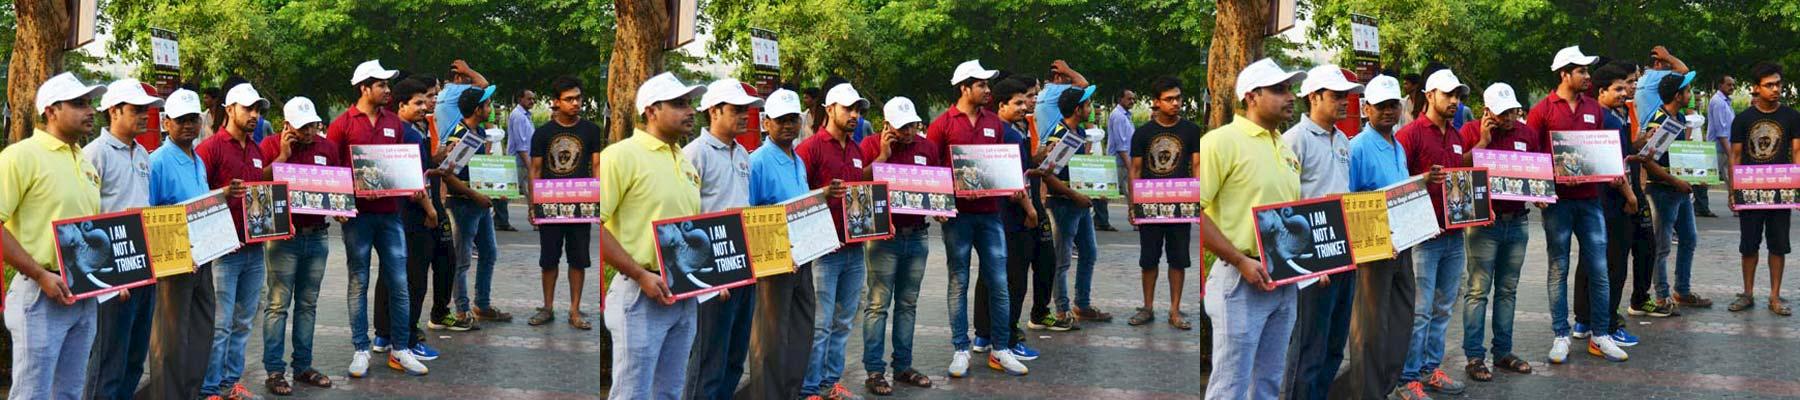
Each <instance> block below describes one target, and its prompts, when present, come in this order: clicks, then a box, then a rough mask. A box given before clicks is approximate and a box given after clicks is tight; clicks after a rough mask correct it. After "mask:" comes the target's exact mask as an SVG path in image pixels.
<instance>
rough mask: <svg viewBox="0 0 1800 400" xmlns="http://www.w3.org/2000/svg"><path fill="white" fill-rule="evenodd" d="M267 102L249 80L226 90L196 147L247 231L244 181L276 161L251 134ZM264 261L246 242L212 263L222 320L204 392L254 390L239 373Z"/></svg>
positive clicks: (259, 176) (209, 178) (209, 179)
mask: <svg viewBox="0 0 1800 400" xmlns="http://www.w3.org/2000/svg"><path fill="white" fill-rule="evenodd" d="M268 104H269V101H268V100H264V99H263V98H262V95H259V94H257V93H256V88H254V87H252V86H251V85H250V84H240V85H237V86H234V87H232V88H231V90H229V91H227V92H226V94H225V116H226V118H225V123H224V127H223V128H221V129H219V132H218V133H215V134H213V135H212V136H211V137H208V138H206V141H205V142H203V143H200V146H199V147H198V148H197V149H195V150H194V151H195V152H196V153H199V154H200V160H201V161H202V162H204V165H206V183H207V186H208V187H211V188H212V189H215V190H217V189H225V188H229V192H230V194H231V200H230V201H228V202H226V203H227V204H228V205H229V206H230V208H231V215H232V223H233V225H234V226H236V227H237V231H239V232H243V231H244V197H243V195H244V189H243V183H244V182H254V181H264V180H268V179H269V176H270V168H272V167H273V166H274V164H273V163H270V162H269V160H268V159H267V158H266V157H264V156H263V154H262V147H260V146H258V145H257V144H256V143H255V142H253V141H252V140H251V138H250V136H251V135H252V134H253V133H254V132H255V130H256V125H257V123H258V122H257V121H259V120H261V118H262V109H263V108H264V107H267V106H268ZM239 239H240V240H242V237H241V236H240V238H239ZM263 262H264V260H263V247H262V246H244V247H242V248H239V249H238V250H237V251H233V252H231V253H230V254H226V255H225V256H224V257H222V258H219V260H218V261H217V262H216V263H215V264H214V266H215V267H217V270H216V271H215V272H216V273H217V275H216V280H215V282H216V283H217V287H215V288H214V289H213V290H214V291H215V292H216V293H217V301H218V306H219V307H218V310H217V313H218V317H217V319H216V321H218V324H215V325H214V327H213V344H212V360H211V362H209V363H208V364H207V368H206V371H207V372H206V382H204V383H202V384H201V386H200V392H201V394H202V395H221V396H232V397H239V396H242V395H248V394H249V393H250V390H249V389H246V388H245V387H244V386H243V385H242V384H240V383H238V378H241V377H242V376H243V372H244V349H245V345H246V344H247V343H248V342H249V340H250V323H251V322H252V321H254V320H255V318H256V312H255V311H256V309H257V305H258V304H259V302H260V301H261V300H262V289H263V283H264V277H263V267H264V264H263Z"/></svg>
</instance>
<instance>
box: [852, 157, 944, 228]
mask: <svg viewBox="0 0 1800 400" xmlns="http://www.w3.org/2000/svg"><path fill="white" fill-rule="evenodd" d="M871 169H872V170H873V171H872V173H873V175H874V178H875V180H877V181H883V182H887V183H888V196H889V199H888V200H889V202H888V205H889V206H890V210H892V212H893V213H894V214H906V215H924V216H933V217H955V216H956V199H955V195H956V188H955V186H954V184H952V183H950V168H949V167H932V166H924V165H912V164H889V163H875V165H874V167H873V168H871Z"/></svg>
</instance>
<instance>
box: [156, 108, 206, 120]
mask: <svg viewBox="0 0 1800 400" xmlns="http://www.w3.org/2000/svg"><path fill="white" fill-rule="evenodd" d="M198 114H200V109H198V108H196V109H190V110H170V109H163V113H162V115H163V118H168V119H176V118H181V117H185V116H188V115H198Z"/></svg>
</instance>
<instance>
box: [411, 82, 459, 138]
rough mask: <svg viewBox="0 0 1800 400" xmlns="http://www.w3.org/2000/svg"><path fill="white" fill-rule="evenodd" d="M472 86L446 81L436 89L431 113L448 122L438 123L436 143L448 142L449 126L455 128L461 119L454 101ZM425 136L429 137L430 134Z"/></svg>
mask: <svg viewBox="0 0 1800 400" xmlns="http://www.w3.org/2000/svg"><path fill="white" fill-rule="evenodd" d="M474 87H475V86H474V85H470V84H466V83H446V84H444V88H443V89H440V90H438V98H437V108H436V109H434V110H432V115H434V116H436V117H437V120H438V121H449V122H450V123H447V124H438V126H437V136H438V144H444V143H446V142H448V141H449V139H448V138H449V137H450V128H455V127H456V125H459V124H460V123H461V121H462V119H463V114H462V109H461V108H457V107H456V101H457V100H460V99H462V94H463V91H465V90H469V89H472V88H474ZM402 101H404V100H402ZM425 136H427V137H429V136H431V135H425Z"/></svg>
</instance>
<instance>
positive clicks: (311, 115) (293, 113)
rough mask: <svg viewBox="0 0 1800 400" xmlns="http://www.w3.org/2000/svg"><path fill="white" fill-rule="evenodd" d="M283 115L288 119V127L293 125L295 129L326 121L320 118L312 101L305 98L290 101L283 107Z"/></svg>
mask: <svg viewBox="0 0 1800 400" xmlns="http://www.w3.org/2000/svg"><path fill="white" fill-rule="evenodd" d="M281 115H282V116H284V117H287V123H288V125H292V126H293V127H294V129H299V128H302V127H305V126H306V125H307V124H311V123H314V122H319V121H324V120H325V119H324V118H319V111H318V110H317V109H314V108H313V102H312V100H311V99H307V98H305V97H295V98H292V99H288V101H287V104H283V105H282V106H281Z"/></svg>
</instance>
